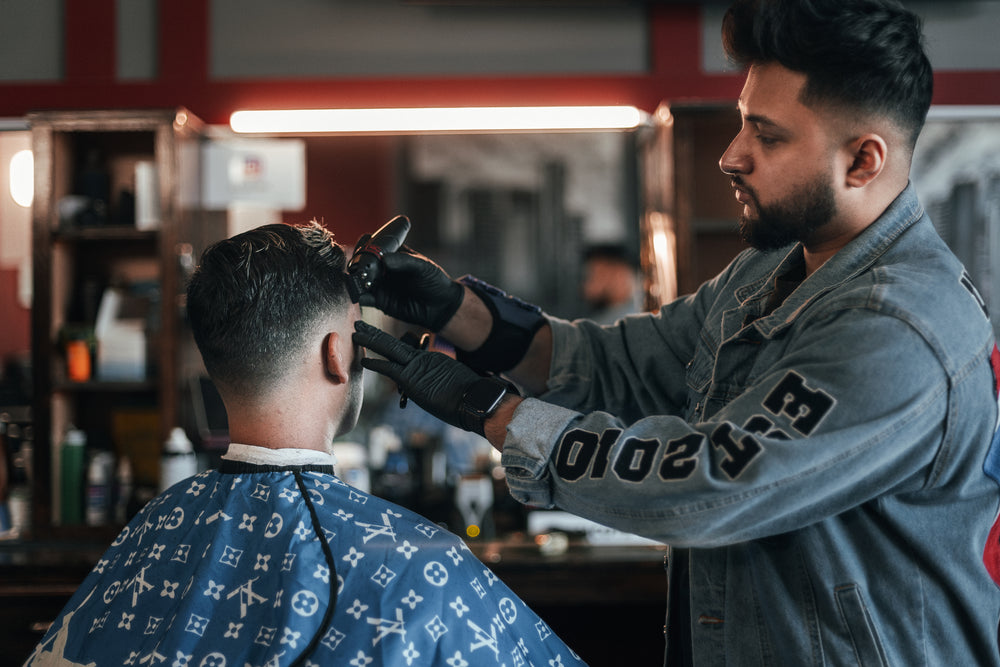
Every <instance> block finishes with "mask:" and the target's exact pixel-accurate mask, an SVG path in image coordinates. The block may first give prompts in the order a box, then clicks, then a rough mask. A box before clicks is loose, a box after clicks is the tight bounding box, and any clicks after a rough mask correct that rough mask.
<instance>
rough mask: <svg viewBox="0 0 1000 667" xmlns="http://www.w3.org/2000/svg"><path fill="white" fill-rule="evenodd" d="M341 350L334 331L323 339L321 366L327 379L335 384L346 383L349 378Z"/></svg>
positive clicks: (337, 335) (338, 335) (338, 338)
mask: <svg viewBox="0 0 1000 667" xmlns="http://www.w3.org/2000/svg"><path fill="white" fill-rule="evenodd" d="M342 348H343V346H342V345H341V340H340V334H338V333H337V332H336V331H331V332H330V333H328V334H327V335H326V338H324V339H323V365H324V366H325V367H326V375H327V377H329V378H330V380H332V381H333V382H335V383H336V384H343V383H345V382H347V378H348V377H349V376H350V374H349V372H348V371H349V369H348V367H347V362H346V360H345V359H344V353H343V349H342Z"/></svg>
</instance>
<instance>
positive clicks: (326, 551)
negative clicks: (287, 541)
mask: <svg viewBox="0 0 1000 667" xmlns="http://www.w3.org/2000/svg"><path fill="white" fill-rule="evenodd" d="M293 474H294V475H295V483H296V484H297V485H298V487H299V493H301V494H302V498H303V499H304V500H305V502H306V507H307V508H308V509H309V517H310V518H311V520H312V525H313V530H314V531H316V537H317V538H318V539H319V543H320V546H322V547H323V556H324V557H325V558H326V564H327V565H328V566H329V567H330V603H329V604H327V606H326V612H325V613H324V614H323V621H322V622H321V623H320V626H319V628H318V629H317V630H316V633H315V634H314V635H313V638H312V640H311V641H310V642H309V645H308V646H306V648H305V650H304V651H302V654H301V655H299V657H298V658H296V659H295V662H293V663H292V666H291V667H298V666H299V665H301V664H303V662H304V661H305V659H306V658H307V657H309V656H310V655H312V652H313V651H315V650H316V646H317V645H318V644H319V643H320V641H321V640H322V639H323V632H324V630H326V627H327V625H329V624H330V619H331V618H333V612H334V609H335V608H336V606H337V566H336V564H335V563H334V561H333V551H332V550H331V549H330V543H329V542H327V540H326V534H324V533H323V527H322V526H320V524H319V515H318V514H317V513H316V507H315V506H313V502H312V499H310V498H309V492H308V491H307V489H306V484H305V482H304V481H303V480H302V475H301V474H300V473H299V472H298V471H295V472H294V473H293Z"/></svg>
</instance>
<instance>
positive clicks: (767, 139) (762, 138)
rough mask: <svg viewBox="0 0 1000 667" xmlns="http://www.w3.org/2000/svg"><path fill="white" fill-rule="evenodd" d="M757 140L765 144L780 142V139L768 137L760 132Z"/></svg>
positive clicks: (771, 144)
mask: <svg viewBox="0 0 1000 667" xmlns="http://www.w3.org/2000/svg"><path fill="white" fill-rule="evenodd" d="M757 141H759V142H760V143H761V144H763V145H764V146H773V145H775V144H776V143H778V140H777V139H775V138H774V137H768V136H765V135H763V134H758V135H757Z"/></svg>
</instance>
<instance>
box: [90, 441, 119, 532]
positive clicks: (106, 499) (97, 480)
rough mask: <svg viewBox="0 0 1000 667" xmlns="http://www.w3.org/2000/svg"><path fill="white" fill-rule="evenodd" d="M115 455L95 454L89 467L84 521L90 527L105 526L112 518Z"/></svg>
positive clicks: (104, 452)
mask: <svg viewBox="0 0 1000 667" xmlns="http://www.w3.org/2000/svg"><path fill="white" fill-rule="evenodd" d="M114 464H115V457H114V454H112V453H111V452H108V451H99V452H94V454H93V455H92V456H91V457H90V463H89V464H88V465H87V494H86V508H85V511H84V519H85V520H86V523H87V525H88V526H103V525H105V524H106V523H107V522H108V519H109V518H110V516H111V479H112V468H113V467H114Z"/></svg>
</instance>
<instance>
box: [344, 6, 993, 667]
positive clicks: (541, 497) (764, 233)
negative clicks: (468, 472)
mask: <svg viewBox="0 0 1000 667" xmlns="http://www.w3.org/2000/svg"><path fill="white" fill-rule="evenodd" d="M723 31H724V42H725V45H726V48H727V51H728V53H729V55H730V56H731V57H732V58H733V59H735V60H736V61H737V62H740V63H742V64H743V65H745V66H748V70H747V77H746V83H745V86H744V88H743V92H742V94H741V96H740V99H739V104H738V107H739V111H740V114H741V116H742V118H743V127H742V129H741V130H740V132H739V133H738V134H737V136H736V137H735V138H734V139H733V142H732V144H731V145H730V146H729V148H728V149H727V150H726V152H725V153H724V154H723V156H722V158H721V160H720V167H721V168H722V171H723V172H725V173H726V174H727V175H728V176H729V177H730V179H731V182H732V185H733V188H734V194H735V196H736V198H737V199H738V200H739V201H740V202H741V203H742V204H743V212H742V216H741V219H740V229H741V234H742V236H743V237H744V239H745V240H746V241H747V242H748V243H749V244H750V246H751V248H750V249H748V250H746V251H745V252H743V253H741V254H740V255H739V256H738V257H737V258H736V259H735V260H734V261H733V262H732V263H731V264H730V265H729V266H728V267H727V268H726V269H725V270H724V271H723V272H722V273H721V274H720V275H719V276H717V277H716V278H715V279H713V280H712V281H710V282H708V283H706V284H705V285H703V286H702V287H701V288H699V289H698V290H697V292H696V293H695V294H693V295H690V296H687V297H684V298H681V299H678V300H676V301H674V302H673V303H670V304H668V305H666V306H664V307H663V308H662V309H661V310H660V312H659V313H656V314H640V315H636V316H631V317H627V318H625V319H624V320H622V321H620V322H619V323H617V324H616V325H613V326H607V327H601V326H598V325H597V324H595V323H592V322H587V321H578V322H575V323H570V322H566V321H562V320H559V319H556V318H553V317H549V316H547V315H545V314H544V313H542V312H541V311H539V310H538V309H537V308H534V307H532V306H530V305H528V304H525V303H523V302H520V301H518V300H517V299H515V298H513V297H510V296H508V295H506V294H504V293H503V292H501V291H500V290H498V289H496V288H493V287H491V286H489V285H486V284H485V283H482V282H479V281H477V280H475V279H471V278H466V279H463V280H460V281H454V280H452V279H451V278H450V277H449V276H448V275H447V274H446V273H445V272H444V270H442V269H441V268H440V267H438V266H437V265H435V264H434V263H433V262H432V261H430V260H429V259H427V258H425V257H422V256H421V255H419V254H416V253H414V252H408V251H405V249H404V250H403V251H400V252H396V253H392V254H389V255H387V256H385V258H384V264H385V269H386V274H385V277H384V279H383V281H382V282H381V283H380V284H379V285H377V286H376V288H375V290H374V291H373V292H370V293H369V294H367V295H366V296H364V297H362V303H363V304H366V305H374V306H376V307H378V308H379V309H381V310H382V311H384V312H385V313H387V314H389V315H391V316H394V317H397V318H399V319H402V320H405V321H407V322H411V323H414V324H417V325H420V326H422V327H425V328H427V329H430V330H431V331H435V332H439V333H440V335H442V336H444V337H446V338H447V339H448V340H449V341H451V342H452V343H454V344H455V346H456V348H457V349H458V351H459V353H458V359H457V361H456V360H453V359H451V358H449V357H447V356H445V355H442V354H439V353H434V352H427V351H422V350H417V349H415V348H413V347H411V346H409V345H407V344H406V343H403V342H401V341H398V340H396V339H395V338H393V337H391V336H389V335H388V334H385V333H383V332H380V331H378V330H377V329H374V328H372V327H370V326H368V325H366V324H364V323H359V324H358V325H357V333H356V334H355V337H354V340H355V342H356V343H358V344H360V345H363V346H365V347H368V348H370V349H371V350H372V351H374V352H376V353H378V354H379V355H381V356H382V357H383V358H369V359H366V360H365V361H364V362H363V364H364V366H365V367H366V368H369V369H371V370H374V371H376V372H379V373H382V374H384V375H386V376H388V377H390V378H391V379H393V380H394V381H396V382H397V383H398V385H399V387H400V389H401V390H402V391H403V392H405V393H406V395H407V396H409V398H410V399H411V400H413V401H414V402H416V403H418V404H419V405H421V406H422V407H423V408H425V409H426V410H428V411H429V412H431V413H432V414H434V415H436V416H437V417H439V418H440V419H442V420H445V421H447V422H449V423H452V424H455V425H457V426H460V427H463V428H466V429H468V430H472V431H477V432H479V433H482V434H484V435H485V436H486V437H487V438H488V439H489V440H490V442H491V443H492V444H493V446H494V447H496V448H497V449H498V450H499V451H500V452H502V457H501V462H502V465H503V466H504V468H505V470H506V473H507V481H508V485H509V487H510V490H511V493H512V495H513V496H514V497H515V498H516V499H517V500H519V501H520V502H523V503H527V504H531V505H533V506H537V507H559V508H561V509H564V510H566V511H570V512H573V513H575V514H578V515H580V516H583V517H586V518H588V519H592V520H594V521H597V522H600V523H602V524H605V525H608V526H612V527H614V528H618V529H620V530H624V531H627V532H632V533H636V534H638V535H642V536H645V537H648V538H652V539H655V540H658V541H661V542H663V543H665V544H668V545H670V546H671V552H670V559H669V561H670V562H669V570H670V571H669V577H670V583H669V601H668V619H667V635H668V636H667V658H666V659H667V663H668V664H669V665H695V666H697V667H701V666H704V665H738V666H742V665H747V666H751V665H752V666H758V665H806V664H811V665H845V664H852V665H856V664H861V665H890V664H891V665H972V664H975V665H997V664H1000V657H998V648H997V623H998V618H1000V592H998V589H997V587H996V586H994V585H993V583H991V581H990V576H991V575H993V577H994V580H1000V548H998V542H997V534H998V532H1000V531H998V528H997V527H994V529H993V532H992V533H991V532H990V531H991V522H992V521H993V520H994V518H995V517H996V514H997V509H998V501H1000V492H998V486H997V483H996V481H994V479H992V478H991V477H990V476H989V475H988V474H987V472H986V471H992V470H993V469H994V468H995V467H997V466H996V464H995V463H994V462H995V461H998V460H1000V451H995V452H993V453H992V455H991V456H990V457H989V458H988V451H989V450H990V444H991V441H992V438H993V433H994V427H995V425H996V423H997V407H996V393H995V390H994V386H995V385H994V382H995V374H994V372H993V369H992V367H991V364H990V358H991V351H993V350H994V349H995V348H994V342H993V332H992V328H991V326H990V323H989V320H988V319H987V317H986V315H985V314H984V311H983V308H982V306H981V303H982V300H981V298H980V297H979V295H978V294H977V293H976V291H975V289H974V288H973V286H972V284H971V281H970V280H969V277H968V275H967V274H966V273H965V271H964V269H963V268H962V266H961V264H960V263H959V262H958V260H957V259H956V258H955V257H954V256H953V255H952V254H951V252H950V251H949V250H948V248H947V247H946V245H945V244H944V243H943V242H942V240H941V239H940V237H939V236H938V235H937V233H936V232H935V230H934V226H933V224H932V222H931V221H930V219H929V218H928V216H927V215H926V213H925V212H924V210H923V208H922V207H921V204H920V202H919V201H918V199H917V197H916V194H915V193H914V191H913V189H912V186H911V185H909V182H908V175H909V168H910V158H911V156H912V152H913V146H914V143H915V141H916V138H917V136H918V134H919V131H920V129H921V127H922V125H923V122H924V119H925V116H926V113H927V109H928V107H929V105H930V100H931V87H932V73H931V68H930V64H929V62H928V60H927V57H926V55H925V53H924V50H923V46H922V36H921V31H920V21H919V19H918V18H917V17H916V16H915V15H914V14H912V13H911V12H909V11H907V10H905V9H904V8H903V7H902V6H901V5H900V4H899V3H898V2H895V1H894V0H810V1H806V0H759V1H755V0H738V1H737V2H735V3H734V4H733V6H732V7H731V8H730V10H729V12H728V13H727V15H726V18H725V20H724V27H723ZM508 380H509V381H512V382H508ZM998 449H1000V448H998ZM984 466H985V470H986V471H984ZM994 474H995V473H994ZM984 563H985V567H984Z"/></svg>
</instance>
